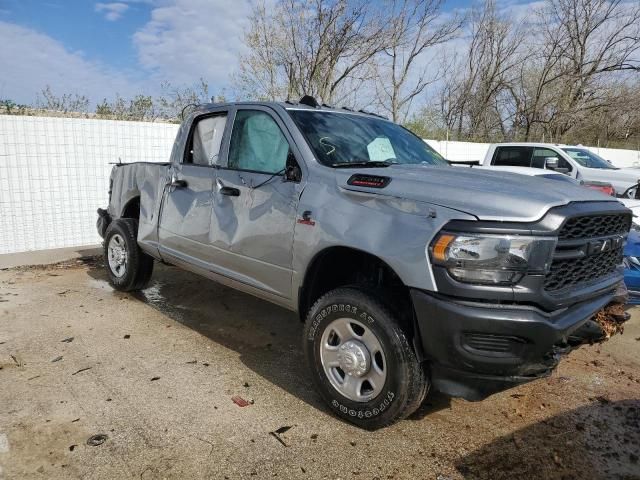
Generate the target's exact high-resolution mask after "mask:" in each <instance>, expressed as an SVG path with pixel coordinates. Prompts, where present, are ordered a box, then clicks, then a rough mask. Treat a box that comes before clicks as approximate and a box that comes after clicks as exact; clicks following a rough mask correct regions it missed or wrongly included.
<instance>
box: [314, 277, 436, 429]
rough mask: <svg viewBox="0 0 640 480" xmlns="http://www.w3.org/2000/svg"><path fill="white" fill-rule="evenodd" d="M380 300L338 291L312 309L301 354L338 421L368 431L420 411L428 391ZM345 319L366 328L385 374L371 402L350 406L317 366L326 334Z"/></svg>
mask: <svg viewBox="0 0 640 480" xmlns="http://www.w3.org/2000/svg"><path fill="white" fill-rule="evenodd" d="M380 298H382V296H381V295H377V294H375V292H372V293H369V292H366V291H364V290H361V289H358V288H351V287H347V288H338V289H336V290H333V291H331V292H329V293H327V294H326V295H324V296H323V297H322V298H320V299H319V300H318V301H317V302H316V303H315V305H314V306H313V307H312V308H311V310H310V311H309V314H308V316H307V319H306V323H305V328H304V340H303V343H304V354H305V358H306V360H307V364H308V366H309V369H310V371H311V375H312V376H313V380H314V383H315V384H316V387H317V389H318V391H319V392H320V394H321V396H322V397H323V398H324V400H325V401H326V402H327V404H328V405H329V407H330V409H331V410H332V411H333V412H334V413H335V414H336V415H337V416H339V417H341V418H343V419H345V420H347V421H349V422H351V423H353V424H355V425H357V426H359V427H361V428H365V429H368V430H374V429H377V428H381V427H385V426H387V425H390V424H392V423H393V422H395V421H397V420H400V419H402V418H405V417H407V416H409V415H410V414H411V413H413V412H414V411H415V410H416V409H417V408H418V407H419V406H420V404H421V403H422V401H423V400H424V398H425V396H426V394H427V391H428V389H429V380H428V377H427V374H426V372H425V369H424V368H423V366H422V365H421V364H420V363H419V362H418V360H417V358H416V355H415V352H414V350H413V348H412V347H411V344H410V342H409V339H408V338H407V334H406V332H405V329H403V328H402V326H401V325H400V323H399V322H398V320H397V319H396V317H395V316H394V315H393V314H392V313H391V310H390V309H389V308H388V307H387V306H386V304H384V303H383V302H382V301H380V300H379V299H380ZM343 318H347V319H353V320H355V321H356V322H360V323H361V324H364V325H366V327H367V328H368V329H369V330H370V331H371V332H372V333H373V334H374V335H375V337H376V338H377V340H378V342H379V344H380V346H381V347H382V351H383V355H384V363H385V366H384V368H386V379H385V381H384V387H383V388H382V390H381V391H380V393H378V394H377V395H376V396H375V397H373V398H370V399H366V397H365V400H366V401H364V400H362V401H354V400H352V399H349V398H348V397H347V396H345V395H343V393H342V392H340V391H338V389H337V388H336V387H334V386H333V385H332V383H331V380H330V379H329V377H328V374H327V373H326V372H325V369H324V367H323V364H322V361H321V357H320V355H321V354H320V350H321V345H322V343H323V335H324V334H325V330H327V329H328V328H330V325H332V324H333V322H334V321H335V320H338V319H343ZM334 325H335V324H334ZM359 328H360V327H359ZM354 338H355V339H357V337H354ZM340 342H342V340H340ZM369 368H371V367H369ZM340 371H342V370H340ZM342 372H343V373H344V371H342ZM345 378H346V377H345ZM374 393H375V391H374ZM372 394H373V393H372Z"/></svg>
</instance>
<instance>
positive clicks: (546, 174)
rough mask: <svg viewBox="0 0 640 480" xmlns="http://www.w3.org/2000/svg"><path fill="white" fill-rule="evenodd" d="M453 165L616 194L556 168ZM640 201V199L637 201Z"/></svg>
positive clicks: (606, 185) (608, 187) (601, 184)
mask: <svg viewBox="0 0 640 480" xmlns="http://www.w3.org/2000/svg"><path fill="white" fill-rule="evenodd" d="M450 163H451V165H453V166H458V167H463V166H467V167H470V168H476V171H477V170H478V169H480V170H485V169H487V170H491V171H494V172H510V173H517V174H520V175H527V176H530V177H537V178H546V179H549V180H557V181H560V182H566V183H570V184H572V185H582V186H583V187H586V188H590V189H592V190H597V191H598V192H602V193H604V194H605V195H607V196H616V195H615V189H614V188H613V185H611V184H610V183H606V182H595V181H585V180H576V179H575V178H572V177H569V176H567V175H565V174H564V173H560V172H556V171H554V170H545V169H540V168H531V167H509V166H489V167H484V166H479V165H478V163H477V162H450ZM634 201H635V202H637V203H640V201H636V200H634Z"/></svg>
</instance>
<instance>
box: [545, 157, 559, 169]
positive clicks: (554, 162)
mask: <svg viewBox="0 0 640 480" xmlns="http://www.w3.org/2000/svg"><path fill="white" fill-rule="evenodd" d="M559 162H560V160H559V159H558V157H546V158H545V159H544V166H545V168H547V169H548V170H556V169H557V168H558V165H559Z"/></svg>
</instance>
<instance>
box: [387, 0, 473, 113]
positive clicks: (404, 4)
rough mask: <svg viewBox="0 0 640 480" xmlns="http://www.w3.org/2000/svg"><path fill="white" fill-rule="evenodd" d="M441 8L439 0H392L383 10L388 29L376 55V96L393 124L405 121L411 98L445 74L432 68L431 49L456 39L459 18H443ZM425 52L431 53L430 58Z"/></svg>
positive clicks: (437, 67)
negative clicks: (388, 18)
mask: <svg viewBox="0 0 640 480" xmlns="http://www.w3.org/2000/svg"><path fill="white" fill-rule="evenodd" d="M441 8H442V0H392V1H391V2H390V3H389V5H388V6H386V8H385V10H386V11H387V12H388V14H389V15H390V28H389V31H388V40H387V42H386V43H387V44H388V45H387V46H386V47H385V49H384V50H383V51H382V53H381V54H380V55H379V57H380V58H379V61H378V69H377V70H378V76H377V77H376V79H377V82H376V86H377V88H376V94H377V99H378V102H379V103H380V105H381V106H382V108H383V110H385V111H386V112H388V113H389V114H390V115H391V118H392V119H393V121H394V122H397V121H405V120H406V119H407V115H408V113H409V110H410V107H411V105H412V102H413V101H414V99H415V98H416V97H418V96H419V95H421V94H422V93H423V92H424V91H425V88H426V87H427V86H428V85H431V84H433V83H434V82H436V81H437V80H439V79H440V78H442V75H443V73H444V71H445V69H444V68H443V65H437V66H435V68H434V64H435V63H436V58H435V56H436V54H435V53H433V49H434V47H437V46H441V45H443V44H445V43H446V42H448V41H450V40H451V39H453V38H454V37H455V36H456V34H457V33H458V31H459V30H460V28H461V27H462V18H461V17H460V16H459V15H457V14H452V15H451V16H449V17H445V16H444V15H442V12H441ZM428 53H433V54H432V55H431V58H430V59H427V58H426V55H427V54H428ZM421 60H422V61H423V62H422V63H421ZM424 60H429V61H430V62H429V63H430V65H428V64H425V62H424ZM439 63H442V62H439ZM429 67H430V68H429Z"/></svg>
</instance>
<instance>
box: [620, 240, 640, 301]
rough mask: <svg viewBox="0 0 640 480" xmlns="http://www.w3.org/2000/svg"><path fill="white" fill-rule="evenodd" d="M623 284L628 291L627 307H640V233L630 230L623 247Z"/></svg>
mask: <svg viewBox="0 0 640 480" xmlns="http://www.w3.org/2000/svg"><path fill="white" fill-rule="evenodd" d="M623 263H624V283H625V284H626V285H627V289H628V290H629V305H640V232H638V231H637V230H633V229H632V230H631V231H630V232H629V236H628V237H627V244H626V245H625V247H624V260H623Z"/></svg>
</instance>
